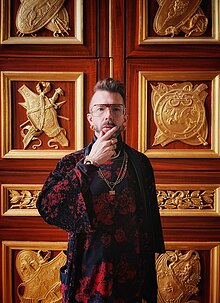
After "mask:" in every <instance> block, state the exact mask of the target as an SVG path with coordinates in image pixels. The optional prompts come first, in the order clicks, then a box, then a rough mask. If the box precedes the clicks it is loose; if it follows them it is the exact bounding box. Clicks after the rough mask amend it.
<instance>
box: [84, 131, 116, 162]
mask: <svg viewBox="0 0 220 303" xmlns="http://www.w3.org/2000/svg"><path fill="white" fill-rule="evenodd" d="M117 130H118V126H114V127H113V128H112V129H110V130H109V131H107V132H106V133H104V132H103V131H101V132H100V136H99V137H98V138H97V140H96V141H95V143H94V144H93V146H92V149H91V151H90V154H89V157H90V158H91V159H92V160H93V161H94V162H96V163H97V164H98V165H101V164H104V163H105V162H106V161H108V160H109V159H110V158H111V157H112V156H113V155H114V153H115V149H116V143H117V141H118V140H117V139H116V138H113V137H112V136H113V135H114V133H115V132H116V131H117Z"/></svg>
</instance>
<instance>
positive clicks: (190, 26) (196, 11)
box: [153, 0, 208, 37]
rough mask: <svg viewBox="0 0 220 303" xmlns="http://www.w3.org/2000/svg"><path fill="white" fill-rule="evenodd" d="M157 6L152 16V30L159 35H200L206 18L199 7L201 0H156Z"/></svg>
mask: <svg viewBox="0 0 220 303" xmlns="http://www.w3.org/2000/svg"><path fill="white" fill-rule="evenodd" d="M157 2H158V4H159V8H158V10H157V13H156V15H155V18H154V24H153V26H154V31H155V32H156V33H157V34H158V35H159V36H167V35H171V36H172V37H174V36H175V35H178V34H179V33H180V32H181V31H183V32H184V33H185V36H186V37H187V36H188V37H189V36H201V35H202V34H204V32H205V31H206V29H207V25H208V18H207V17H206V16H205V14H204V12H203V10H202V9H201V7H200V3H201V0H157Z"/></svg>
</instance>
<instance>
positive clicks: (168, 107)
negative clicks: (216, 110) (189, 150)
mask: <svg viewBox="0 0 220 303" xmlns="http://www.w3.org/2000/svg"><path fill="white" fill-rule="evenodd" d="M151 87H152V95H151V102H152V107H153V110H154V121H155V124H156V126H157V131H156V134H155V137H154V142H153V145H158V144H160V145H161V146H165V145H167V144H168V143H170V142H173V141H175V140H180V141H182V142H184V143H186V144H189V145H201V144H203V145H207V144H208V143H207V142H206V139H207V136H208V124H207V120H206V112H205V106H204V102H205V99H206V97H207V95H208V93H207V92H206V91H205V90H206V89H207V88H208V87H207V85H206V84H199V85H195V86H193V84H192V83H190V82H183V83H174V84H172V85H166V84H164V83H159V84H158V85H157V86H154V85H151Z"/></svg>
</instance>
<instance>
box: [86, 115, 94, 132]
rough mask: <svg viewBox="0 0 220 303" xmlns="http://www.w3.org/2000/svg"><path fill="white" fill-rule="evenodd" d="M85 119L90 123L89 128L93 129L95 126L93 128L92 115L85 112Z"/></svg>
mask: <svg viewBox="0 0 220 303" xmlns="http://www.w3.org/2000/svg"><path fill="white" fill-rule="evenodd" d="M87 120H88V122H89V125H90V128H91V130H93V131H94V130H95V128H94V124H93V121H92V115H91V114H87Z"/></svg>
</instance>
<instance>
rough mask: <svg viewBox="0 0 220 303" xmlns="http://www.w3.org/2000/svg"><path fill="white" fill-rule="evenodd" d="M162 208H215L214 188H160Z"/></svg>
mask: <svg viewBox="0 0 220 303" xmlns="http://www.w3.org/2000/svg"><path fill="white" fill-rule="evenodd" d="M157 201H158V204H159V207H160V209H214V190H176V191H173V190H167V191H165V190H159V191H157Z"/></svg>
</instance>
